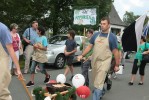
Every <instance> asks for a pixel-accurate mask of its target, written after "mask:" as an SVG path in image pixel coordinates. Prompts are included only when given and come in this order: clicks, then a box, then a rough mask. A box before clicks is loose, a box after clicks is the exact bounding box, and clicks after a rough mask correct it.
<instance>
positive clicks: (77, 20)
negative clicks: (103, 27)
mask: <svg viewBox="0 0 149 100" xmlns="http://www.w3.org/2000/svg"><path fill="white" fill-rule="evenodd" d="M96 17H97V14H96V8H90V9H81V10H78V9H75V10H74V21H73V24H76V25H96Z"/></svg>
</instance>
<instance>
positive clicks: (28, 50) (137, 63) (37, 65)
mask: <svg viewBox="0 0 149 100" xmlns="http://www.w3.org/2000/svg"><path fill="white" fill-rule="evenodd" d="M100 25H101V31H100V32H98V31H94V30H93V29H89V30H87V32H86V37H84V38H83V41H82V44H81V45H80V50H82V51H83V52H82V54H81V55H79V56H78V57H77V60H78V61H81V71H82V72H81V73H82V75H83V76H84V78H85V83H84V85H85V86H88V87H90V85H89V83H90V82H89V80H90V81H92V83H93V86H94V89H93V98H92V100H101V98H102V96H103V95H104V93H105V88H104V85H105V84H107V90H110V89H111V86H112V80H111V76H112V74H114V73H115V72H117V71H119V65H122V66H124V61H123V51H122V45H121V39H120V38H119V37H118V36H116V35H115V34H113V33H112V32H111V30H110V20H109V18H108V17H103V18H102V19H101V22H100ZM17 29H18V25H17V24H15V23H13V24H11V25H10V29H8V27H7V26H6V25H4V24H3V23H0V56H1V57H0V64H1V63H2V64H1V65H3V67H1V70H0V72H1V75H0V79H1V80H0V84H1V87H0V100H11V96H10V92H9V90H8V86H9V83H10V81H11V75H10V74H11V73H12V72H13V73H14V74H15V75H18V77H19V78H23V76H22V73H21V70H20V66H19V55H20V54H19V53H20V52H19V51H20V50H21V49H22V50H23V49H24V53H23V54H24V57H25V65H24V70H23V73H24V74H27V73H29V72H30V74H31V77H30V81H29V82H28V83H27V84H26V87H30V86H33V85H34V77H35V72H36V69H39V70H40V72H41V73H43V74H44V75H45V80H44V83H47V82H49V80H50V74H48V73H47V71H46V69H45V68H44V64H45V63H46V62H47V61H48V59H47V57H46V53H45V52H46V50H47V45H48V41H47V38H46V36H44V35H45V30H44V28H43V27H38V22H37V21H33V22H32V24H31V27H29V28H27V29H26V30H25V31H24V33H23V41H21V38H20V36H19V34H18V33H17ZM75 34H76V33H75V31H74V30H69V31H68V32H67V36H68V39H67V40H66V43H65V45H66V47H65V49H64V54H65V57H66V68H65V71H64V75H65V76H67V74H68V72H69V70H70V71H71V75H72V76H71V78H70V81H71V80H72V78H73V76H74V68H73V59H74V56H75V52H76V51H77V43H76V41H75V40H74V37H75ZM22 45H23V46H22ZM148 48H149V44H148V43H147V42H146V40H145V37H143V36H142V37H141V41H140V46H139V48H138V51H137V53H136V56H135V59H134V64H133V68H132V76H131V80H130V82H129V83H128V84H129V85H133V82H134V80H135V75H136V73H137V70H138V69H139V71H140V82H139V83H138V84H139V85H143V83H144V70H145V66H146V62H144V61H143V60H142V55H143V54H148V53H149V51H145V50H146V49H148ZM31 59H32V60H31ZM30 61H32V62H30ZM89 69H91V70H92V77H93V78H92V79H89V73H88V72H89Z"/></svg>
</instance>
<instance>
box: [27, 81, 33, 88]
mask: <svg viewBox="0 0 149 100" xmlns="http://www.w3.org/2000/svg"><path fill="white" fill-rule="evenodd" d="M31 86H34V82H31V81H29V82H28V83H27V84H26V87H31Z"/></svg>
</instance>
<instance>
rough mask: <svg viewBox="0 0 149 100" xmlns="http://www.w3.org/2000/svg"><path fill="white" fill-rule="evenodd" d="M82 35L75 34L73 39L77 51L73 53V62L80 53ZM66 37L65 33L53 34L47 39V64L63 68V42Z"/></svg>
mask: <svg viewBox="0 0 149 100" xmlns="http://www.w3.org/2000/svg"><path fill="white" fill-rule="evenodd" d="M83 37H84V36H80V35H76V36H75V41H76V42H77V52H76V53H75V58H74V62H77V60H76V56H78V55H80V54H81V53H82V51H80V45H81V43H82V39H83ZM67 39H68V37H67V35H55V36H53V37H51V38H50V39H49V45H48V48H47V54H46V56H47V57H48V64H50V65H54V66H55V67H56V68H63V67H64V66H65V61H66V60H65V55H64V49H65V42H66V40H67Z"/></svg>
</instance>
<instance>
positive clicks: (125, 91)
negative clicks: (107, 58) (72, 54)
mask: <svg viewBox="0 0 149 100" xmlns="http://www.w3.org/2000/svg"><path fill="white" fill-rule="evenodd" d="M74 66H75V68H74V69H75V70H74V72H75V73H76V74H77V73H81V69H80V64H75V65H74ZM131 69H132V61H126V63H125V69H124V74H123V75H118V77H117V79H113V86H112V89H111V90H110V91H107V92H106V94H105V95H104V97H103V99H102V100H149V65H147V66H146V70H145V72H146V75H145V82H144V85H143V86H139V85H138V82H139V75H137V77H136V81H135V83H134V85H133V86H128V82H129V80H130V75H131ZM48 73H49V74H51V79H54V80H55V79H56V76H57V75H58V74H63V73H64V69H59V70H57V69H54V68H53V67H50V68H49V69H48ZM89 73H90V79H91V72H89ZM24 77H25V79H26V83H27V82H28V81H29V79H30V74H25V75H24ZM70 77H71V75H70V74H69V75H68V76H67V82H68V83H71V81H69V78H70ZM43 81H44V75H42V74H41V73H37V74H36V75H35V86H34V87H31V88H29V91H31V90H33V88H35V87H36V86H42V87H45V84H44V83H43ZM9 89H10V92H11V95H12V98H13V100H29V98H28V96H27V94H26V92H25V90H24V88H23V86H22V85H21V84H20V82H19V81H18V79H17V78H16V76H12V81H11V84H10V87H9ZM90 89H91V90H92V89H93V86H92V81H90ZM77 100H83V99H80V98H79V97H78V98H77ZM85 100H92V94H91V95H90V97H89V98H87V99H85Z"/></svg>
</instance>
